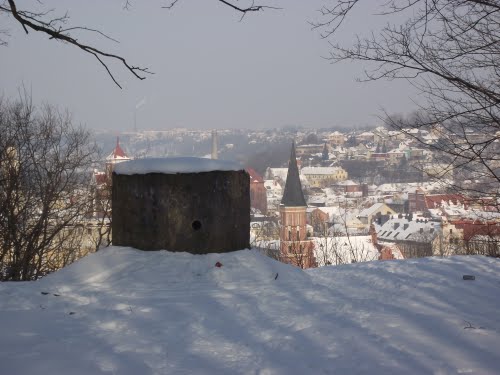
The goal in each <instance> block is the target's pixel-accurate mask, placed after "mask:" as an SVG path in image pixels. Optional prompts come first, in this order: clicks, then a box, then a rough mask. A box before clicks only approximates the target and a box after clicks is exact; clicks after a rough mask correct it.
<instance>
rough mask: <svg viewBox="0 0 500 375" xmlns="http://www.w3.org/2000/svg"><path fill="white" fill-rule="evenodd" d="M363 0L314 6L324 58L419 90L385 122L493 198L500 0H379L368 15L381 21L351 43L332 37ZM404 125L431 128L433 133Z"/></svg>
mask: <svg viewBox="0 0 500 375" xmlns="http://www.w3.org/2000/svg"><path fill="white" fill-rule="evenodd" d="M367 3H368V1H365V0H335V1H330V2H329V4H331V5H329V6H324V7H323V8H322V9H321V10H320V18H319V20H318V21H317V22H315V23H313V24H312V27H313V28H314V29H316V30H320V33H321V36H322V37H323V38H325V39H327V40H328V41H329V44H330V46H331V52H330V55H329V57H328V58H329V59H330V60H331V61H332V62H334V63H337V62H343V61H349V62H360V63H361V64H362V69H363V73H362V77H361V78H360V80H361V81H376V80H388V81H392V80H398V79H402V80H406V81H409V82H410V83H411V84H412V85H413V86H415V87H416V88H417V89H418V90H419V91H420V93H421V95H419V97H418V98H416V104H417V105H418V106H419V111H418V113H417V116H414V117H413V118H412V122H411V123H410V122H407V123H401V122H400V121H395V119H391V118H388V119H387V120H386V122H387V123H388V124H389V125H391V126H392V127H394V128H396V129H398V130H400V131H403V132H406V133H407V134H408V135H410V137H412V138H414V139H416V140H417V141H419V142H421V143H422V144H424V145H425V146H429V147H430V148H431V149H433V150H434V151H436V152H438V153H439V155H442V156H443V157H442V160H443V159H444V160H449V163H450V167H453V168H456V169H457V172H459V174H461V177H463V179H462V180H472V182H476V184H472V185H470V186H469V188H465V187H464V186H462V185H460V184H458V183H457V182H456V184H457V185H460V186H454V187H456V188H458V189H459V190H462V191H463V190H469V191H472V192H474V193H480V194H481V193H485V190H488V192H489V193H492V194H493V196H494V198H499V197H500V188H499V186H500V159H499V158H498V155H499V153H500V58H499V56H500V1H499V0H433V1H427V0H388V1H385V2H384V1H380V2H378V3H377V4H379V5H378V9H377V14H376V15H374V16H373V17H378V18H382V20H383V21H384V25H383V26H381V27H379V28H378V29H376V28H375V29H374V30H372V32H371V33H368V34H366V35H357V36H356V38H354V41H353V43H351V44H350V45H345V44H342V43H338V42H337V41H336V40H335V39H334V37H335V35H337V32H338V31H339V28H341V27H342V25H344V24H345V23H346V22H347V20H348V19H352V18H353V17H355V15H356V13H355V10H357V9H358V8H359V7H361V6H362V5H367ZM370 3H371V2H370ZM409 129H417V130H427V131H432V132H433V134H435V135H436V141H435V142H434V143H432V144H429V141H428V140H425V139H422V138H421V137H420V136H419V135H418V134H419V133H415V132H413V133H412V134H410V132H409V131H408V130H409ZM416 134H417V135H416ZM455 180H457V179H455ZM485 187H487V189H485Z"/></svg>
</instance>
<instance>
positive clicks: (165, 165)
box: [114, 157, 243, 175]
mask: <svg viewBox="0 0 500 375" xmlns="http://www.w3.org/2000/svg"><path fill="white" fill-rule="evenodd" d="M240 170H243V168H242V167H241V166H240V165H239V164H238V163H235V162H232V161H228V160H213V159H204V158H194V157H179V158H146V159H136V160H130V161H126V162H123V163H120V164H117V165H116V167H115V169H114V172H115V173H116V174H126V175H131V174H147V173H164V174H175V173H200V172H211V171H240Z"/></svg>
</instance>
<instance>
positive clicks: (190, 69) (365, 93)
mask: <svg viewBox="0 0 500 375" xmlns="http://www.w3.org/2000/svg"><path fill="white" fill-rule="evenodd" d="M265 1H266V0H263V2H265ZM328 1H329V0H323V1H321V0H307V1H306V0H282V1H278V0H276V1H274V2H272V4H273V5H276V6H280V7H282V8H283V9H282V10H266V11H264V12H259V13H255V14H248V15H247V16H246V17H245V19H244V20H243V21H242V22H239V18H240V15H239V14H238V13H236V12H234V11H233V10H231V9H229V8H228V7H225V6H223V5H221V4H220V3H218V2H217V1H216V0H180V1H179V2H178V4H177V5H176V6H175V7H174V8H173V9H171V10H167V9H161V5H162V4H165V3H166V2H162V1H160V0H158V1H154V0H151V1H148V2H145V1H143V0H133V1H132V5H133V6H132V8H131V9H130V10H128V11H126V10H123V9H122V6H121V5H122V2H121V1H118V0H117V1H114V0H108V1H103V0H85V1H81V0H64V1H63V0H46V1H44V2H43V7H44V8H47V9H48V8H55V9H56V13H55V14H58V15H60V14H63V13H64V12H66V11H69V15H70V16H71V20H70V22H71V25H74V26H77V25H78V26H81V25H84V26H87V27H90V28H96V29H99V30H101V31H103V32H106V33H107V34H109V35H110V36H112V37H113V38H116V39H118V40H119V41H120V43H119V44H116V43H113V42H110V41H107V40H103V39H102V38H100V39H99V38H97V36H96V35H93V34H91V33H85V34H83V33H82V34H79V35H80V40H81V41H82V42H87V41H89V42H92V43H94V42H95V43H97V45H98V46H99V47H101V48H105V49H108V50H109V51H111V52H114V53H117V54H120V55H122V56H124V57H126V58H127V60H129V62H130V63H131V64H134V65H140V66H145V67H148V68H150V70H151V71H153V72H154V73H155V74H154V75H151V76H148V77H147V79H146V80H143V81H139V80H137V79H135V78H133V77H132V75H130V74H129V73H127V72H126V71H124V70H123V69H122V68H121V67H120V66H117V65H114V64H111V67H112V69H113V71H114V72H115V73H116V76H117V79H118V80H119V82H120V83H121V84H122V85H123V89H122V90H120V89H119V88H118V87H117V86H115V85H114V84H113V82H112V81H111V79H110V78H109V77H108V76H107V74H106V72H105V71H104V70H103V69H102V67H101V66H100V65H99V63H98V62H97V60H95V59H94V58H92V57H91V56H90V55H88V54H85V53H83V52H81V51H79V50H77V49H76V48H74V47H71V46H68V45H64V44H61V43H57V42H54V41H50V40H48V38H47V37H45V36H43V35H37V34H36V33H34V32H32V33H30V34H29V35H26V34H25V33H24V32H23V31H22V29H21V27H20V26H19V25H17V24H15V23H13V22H11V21H10V22H9V21H8V19H7V18H6V17H5V16H3V17H0V24H2V25H6V26H2V28H5V27H8V29H9V31H10V34H11V36H10V38H9V39H8V41H9V46H8V47H0V94H3V95H4V96H5V97H12V96H16V95H17V93H18V90H19V87H20V86H21V85H24V86H25V87H27V88H29V89H30V90H31V91H32V95H33V99H34V101H35V102H36V103H39V102H47V103H51V104H56V105H58V106H59V107H60V108H67V109H68V110H69V111H70V112H72V113H73V118H74V120H75V121H76V122H79V123H83V124H86V125H87V126H88V127H89V128H92V129H111V130H115V131H117V132H121V131H128V130H132V129H133V127H134V112H136V115H137V126H138V128H139V130H146V129H148V130H149V129H157V130H163V129H171V128H175V127H188V128H219V129H220V128H235V127H243V128H263V127H279V126H284V125H303V126H308V127H330V126H362V125H367V124H377V123H379V120H378V119H377V118H376V116H377V115H378V114H380V109H381V108H385V109H386V110H388V111H389V112H391V113H405V112H409V111H411V110H412V109H413V108H414V105H413V103H412V100H411V98H412V96H414V94H415V91H414V90H413V89H412V87H411V86H410V85H409V84H408V83H406V82H403V81H399V82H395V81H393V82H376V83H368V84H367V83H358V82H356V78H357V77H360V76H361V75H362V71H363V69H364V68H366V67H363V66H361V65H358V64H349V63H341V64H333V65H332V64H330V63H329V62H328V61H326V60H325V59H324V58H322V56H326V55H327V54H328V44H327V42H326V41H325V40H322V39H321V38H320V36H319V33H318V32H316V31H311V27H310V26H309V24H308V23H307V22H308V21H312V20H317V19H318V17H319V13H318V12H317V10H318V9H319V8H320V6H321V4H324V3H328ZM32 3H34V1H33V0H18V8H20V9H26V8H28V7H29V6H30V4H32ZM240 3H241V2H240ZM267 3H268V4H269V3H270V2H269V1H268V2H267ZM370 3H371V1H370ZM371 12H373V9H367V8H363V9H359V10H358V12H357V13H356V14H355V17H353V18H351V20H350V22H349V24H347V25H345V27H344V28H343V29H342V32H341V33H339V34H338V35H337V36H336V38H337V40H340V41H342V42H346V43H348V42H349V41H351V40H353V38H354V35H355V33H356V32H366V31H370V28H371V27H374V25H373V22H374V21H373V20H374V19H373V17H371V16H370V14H371ZM375 22H377V21H376V20H375ZM143 99H145V101H144V100H143ZM141 101H142V103H144V104H143V105H142V106H140V107H139V108H138V109H137V110H135V108H136V106H137V105H138V104H140V103H141Z"/></svg>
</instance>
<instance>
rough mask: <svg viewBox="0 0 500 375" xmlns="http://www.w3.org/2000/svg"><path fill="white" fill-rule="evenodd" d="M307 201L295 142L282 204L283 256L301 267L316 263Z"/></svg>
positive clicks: (281, 251)
mask: <svg viewBox="0 0 500 375" xmlns="http://www.w3.org/2000/svg"><path fill="white" fill-rule="evenodd" d="M306 209H307V203H306V200H305V199H304V193H303V192H302V186H301V184H300V177H299V169H298V167H297V158H296V156H295V143H292V150H291V154H290V161H289V162H288V175H287V177H286V184H285V191H284V193H283V198H282V199H281V204H280V259H281V260H282V261H283V262H285V263H289V264H293V265H295V266H298V267H301V268H310V267H315V266H316V260H315V258H314V253H313V246H314V245H313V243H312V242H311V241H310V240H308V239H307V226H306V225H307V223H306Z"/></svg>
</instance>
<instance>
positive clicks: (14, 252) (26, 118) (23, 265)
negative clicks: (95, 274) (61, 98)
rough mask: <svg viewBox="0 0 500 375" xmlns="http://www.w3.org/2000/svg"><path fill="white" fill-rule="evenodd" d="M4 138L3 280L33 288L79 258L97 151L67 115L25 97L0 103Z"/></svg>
mask: <svg viewBox="0 0 500 375" xmlns="http://www.w3.org/2000/svg"><path fill="white" fill-rule="evenodd" d="M0 134H1V136H0V279H1V280H32V279H36V278H38V277H40V276H43V275H44V274H46V273H48V272H51V271H53V270H54V269H57V268H60V267H61V266H64V264H65V260H69V259H70V258H71V259H73V258H72V255H71V254H70V255H65V254H63V253H64V252H69V253H71V252H73V251H79V246H80V244H81V241H78V240H77V239H75V238H74V236H75V234H78V233H79V232H81V231H82V230H81V228H77V227H78V224H81V223H82V222H85V218H86V217H87V215H89V214H90V213H91V205H90V203H91V199H90V195H89V190H88V183H89V182H90V178H89V172H90V167H91V165H92V162H94V157H95V152H96V148H95V146H94V145H93V143H92V141H91V137H90V134H89V133H88V132H87V131H86V130H84V129H82V128H80V127H75V126H73V125H72V124H71V120H70V117H69V115H68V114H66V113H60V112H59V111H57V110H56V109H54V108H53V107H50V106H45V107H43V108H42V109H40V110H36V109H35V108H34V107H33V105H32V104H31V102H30V100H29V98H28V97H24V98H23V99H22V100H18V101H15V102H8V101H2V102H0ZM80 226H81V225H80ZM54 263H57V266H56V265H55V264H54ZM61 263H62V264H61Z"/></svg>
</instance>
